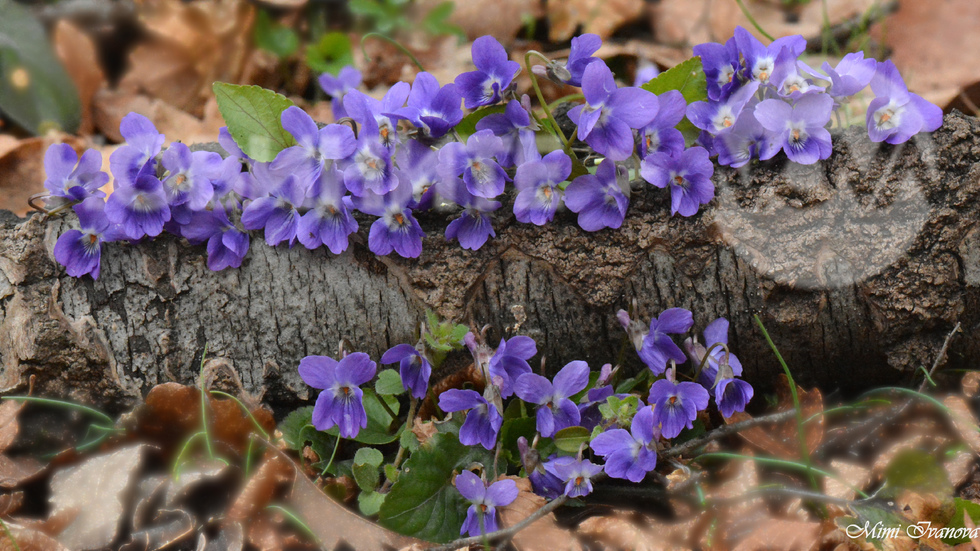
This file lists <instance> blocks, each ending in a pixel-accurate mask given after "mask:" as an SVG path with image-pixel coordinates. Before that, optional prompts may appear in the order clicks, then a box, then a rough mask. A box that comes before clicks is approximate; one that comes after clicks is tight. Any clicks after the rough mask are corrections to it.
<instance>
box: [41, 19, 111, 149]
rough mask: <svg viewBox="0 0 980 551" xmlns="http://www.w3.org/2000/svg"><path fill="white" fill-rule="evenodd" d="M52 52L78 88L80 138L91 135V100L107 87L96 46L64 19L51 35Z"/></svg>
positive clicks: (92, 127)
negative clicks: (53, 51)
mask: <svg viewBox="0 0 980 551" xmlns="http://www.w3.org/2000/svg"><path fill="white" fill-rule="evenodd" d="M52 40H53V42H54V50H55V53H56V54H57V55H58V59H60V60H61V64H62V65H63V66H64V67H65V70H66V71H68V76H69V77H70V78H71V80H72V82H74V83H75V88H77V89H78V99H79V102H80V105H81V110H82V112H81V123H80V124H79V126H78V133H79V134H80V135H83V136H84V135H86V134H91V133H92V130H93V129H94V126H93V124H92V99H93V98H94V97H95V93H96V92H98V91H99V89H101V88H104V87H105V86H106V78H105V74H103V72H102V67H101V65H100V62H99V54H98V52H97V51H96V49H95V44H93V43H92V39H91V38H89V37H88V36H87V35H86V34H85V33H84V32H82V31H81V30H80V29H79V28H78V27H76V26H74V25H73V24H71V23H70V22H68V21H67V20H65V19H62V20H60V21H58V23H57V25H55V28H54V35H53V36H52Z"/></svg>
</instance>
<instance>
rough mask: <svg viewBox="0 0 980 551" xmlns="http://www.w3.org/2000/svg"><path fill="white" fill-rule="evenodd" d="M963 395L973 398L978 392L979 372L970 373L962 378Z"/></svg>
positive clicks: (979, 387)
mask: <svg viewBox="0 0 980 551" xmlns="http://www.w3.org/2000/svg"><path fill="white" fill-rule="evenodd" d="M962 385H963V395H964V396H966V397H967V398H973V397H974V396H976V395H977V391H978V390H980V371H971V372H969V373H967V374H966V375H964V376H963V383H962Z"/></svg>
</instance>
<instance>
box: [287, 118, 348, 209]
mask: <svg viewBox="0 0 980 551" xmlns="http://www.w3.org/2000/svg"><path fill="white" fill-rule="evenodd" d="M282 127H283V129H285V130H286V132H289V133H290V134H292V135H293V137H294V138H296V145H294V146H292V147H287V148H286V149H283V150H282V151H280V152H279V154H278V155H276V158H275V160H273V161H272V165H271V166H270V168H271V169H272V170H273V171H276V172H281V173H284V174H291V175H293V176H294V177H295V178H296V179H297V181H298V182H299V184H300V185H301V186H302V187H303V189H304V190H307V189H309V188H310V186H312V185H313V182H315V181H316V179H317V178H318V177H319V176H320V172H322V171H323V169H324V168H325V167H326V165H327V164H328V163H329V162H330V161H331V160H336V159H343V158H346V157H348V156H350V155H351V154H352V153H354V149H355V148H356V141H355V140H354V131H353V130H351V129H350V127H349V126H345V125H342V124H328V125H326V126H324V127H323V128H317V126H316V123H315V122H313V118H312V117H310V116H309V115H308V114H307V113H306V111H303V110H302V109H300V108H299V107H296V106H295V105H293V106H291V107H288V108H287V109H286V110H285V111H283V112H282Z"/></svg>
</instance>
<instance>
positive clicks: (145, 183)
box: [105, 149, 170, 239]
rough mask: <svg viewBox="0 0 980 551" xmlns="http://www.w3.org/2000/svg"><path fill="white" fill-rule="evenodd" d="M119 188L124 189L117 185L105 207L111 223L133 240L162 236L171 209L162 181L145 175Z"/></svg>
mask: <svg viewBox="0 0 980 551" xmlns="http://www.w3.org/2000/svg"><path fill="white" fill-rule="evenodd" d="M116 151H119V150H118V149H117V150H116ZM117 184H122V185H117V187H116V189H115V190H113V192H112V195H110V196H109V199H108V200H107V201H106V205H105V214H106V216H108V217H109V221H110V222H112V223H113V224H119V226H120V227H121V229H122V231H123V232H124V233H125V234H126V235H127V236H128V237H129V238H130V239H139V238H141V237H143V236H144V235H148V236H150V237H156V236H157V235H160V232H162V231H163V224H164V223H165V222H167V221H168V220H170V207H169V206H168V205H167V195H166V193H165V192H164V191H163V184H162V183H161V182H160V180H158V179H157V178H156V177H155V176H152V175H150V174H145V173H144V174H140V175H139V176H138V177H137V178H136V181H135V182H133V183H132V184H125V183H122V182H117Z"/></svg>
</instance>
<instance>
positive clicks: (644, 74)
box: [633, 60, 679, 109]
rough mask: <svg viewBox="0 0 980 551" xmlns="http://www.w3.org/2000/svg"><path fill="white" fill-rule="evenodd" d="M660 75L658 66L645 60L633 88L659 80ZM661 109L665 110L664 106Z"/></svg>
mask: <svg viewBox="0 0 980 551" xmlns="http://www.w3.org/2000/svg"><path fill="white" fill-rule="evenodd" d="M659 75H660V68H659V67H657V65H656V64H654V63H650V62H649V61H645V60H644V61H642V62H641V63H640V68H639V69H637V70H636V75H634V76H633V86H643V85H644V84H646V83H648V82H650V81H651V80H653V79H655V78H657V77H658V76H659ZM672 91H674V92H676V90H672ZM678 93H679V92H678ZM658 97H663V96H662V95H661V96H658ZM660 108H661V109H663V105H662V104H661V106H660Z"/></svg>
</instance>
